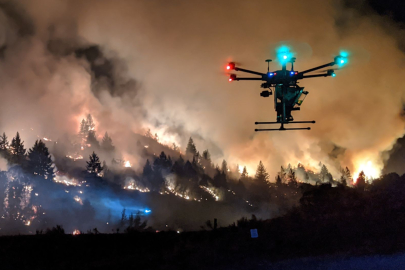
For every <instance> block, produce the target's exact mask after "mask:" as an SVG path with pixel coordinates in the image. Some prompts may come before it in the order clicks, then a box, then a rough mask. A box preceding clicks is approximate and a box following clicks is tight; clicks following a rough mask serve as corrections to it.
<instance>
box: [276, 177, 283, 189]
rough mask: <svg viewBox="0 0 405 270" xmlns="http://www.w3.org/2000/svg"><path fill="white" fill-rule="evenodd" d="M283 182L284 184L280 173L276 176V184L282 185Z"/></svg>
mask: <svg viewBox="0 0 405 270" xmlns="http://www.w3.org/2000/svg"><path fill="white" fill-rule="evenodd" d="M282 184H283V181H282V180H281V177H280V175H279V174H278V175H277V176H276V186H277V187H281V185H282Z"/></svg>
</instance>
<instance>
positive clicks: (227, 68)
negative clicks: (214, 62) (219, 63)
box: [226, 62, 235, 70]
mask: <svg viewBox="0 0 405 270" xmlns="http://www.w3.org/2000/svg"><path fill="white" fill-rule="evenodd" d="M231 69H235V63H234V62H230V63H228V65H227V66H226V70H231Z"/></svg>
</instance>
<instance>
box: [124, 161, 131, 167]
mask: <svg viewBox="0 0 405 270" xmlns="http://www.w3.org/2000/svg"><path fill="white" fill-rule="evenodd" d="M124 167H126V168H131V163H130V162H129V160H127V161H125V164H124Z"/></svg>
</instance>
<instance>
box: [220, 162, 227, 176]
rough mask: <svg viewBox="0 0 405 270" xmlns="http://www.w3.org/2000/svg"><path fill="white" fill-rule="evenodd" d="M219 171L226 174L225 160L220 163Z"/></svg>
mask: <svg viewBox="0 0 405 270" xmlns="http://www.w3.org/2000/svg"><path fill="white" fill-rule="evenodd" d="M221 171H222V173H225V174H226V173H228V163H227V162H226V160H225V159H224V160H223V161H222V166H221Z"/></svg>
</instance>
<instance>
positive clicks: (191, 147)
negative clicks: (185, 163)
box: [186, 137, 197, 157]
mask: <svg viewBox="0 0 405 270" xmlns="http://www.w3.org/2000/svg"><path fill="white" fill-rule="evenodd" d="M186 154H187V155H191V156H193V157H194V156H195V155H196V154H197V148H196V147H195V144H194V141H193V138H191V137H190V139H189V140H188V144H187V148H186Z"/></svg>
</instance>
